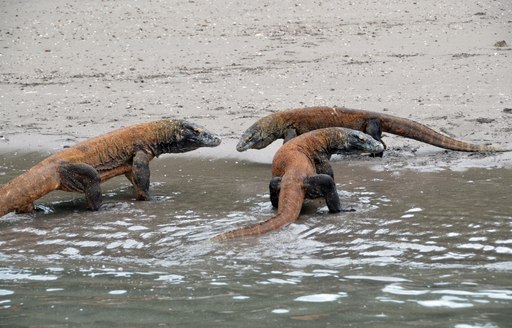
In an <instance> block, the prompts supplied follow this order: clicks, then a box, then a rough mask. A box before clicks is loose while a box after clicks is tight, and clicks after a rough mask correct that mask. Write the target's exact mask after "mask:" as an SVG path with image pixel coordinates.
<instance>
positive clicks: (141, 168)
mask: <svg viewBox="0 0 512 328" xmlns="http://www.w3.org/2000/svg"><path fill="white" fill-rule="evenodd" d="M151 159H152V156H150V155H148V154H147V153H146V152H144V151H141V150H140V151H138V152H137V153H136V154H135V156H133V163H132V169H131V171H130V172H128V173H126V177H127V178H128V180H130V181H131V182H132V184H133V187H134V188H135V194H136V197H137V200H149V199H150V196H149V181H150V180H149V179H150V173H149V161H150V160H151Z"/></svg>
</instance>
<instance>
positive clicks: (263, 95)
mask: <svg viewBox="0 0 512 328" xmlns="http://www.w3.org/2000/svg"><path fill="white" fill-rule="evenodd" d="M88 6H89V5H86V4H81V3H73V4H69V3H68V2H66V1H64V0H57V1H51V2H50V1H42V2H38V3H37V4H29V3H18V2H15V1H11V0H6V3H5V7H4V9H3V17H2V18H3V20H2V23H0V31H2V32H3V36H1V37H0V95H1V96H0V152H3V153H5V152H9V151H11V150H23V149H26V150H35V151H52V152H53V151H56V150H59V149H62V147H64V146H68V145H72V144H75V143H77V142H79V141H82V140H84V139H86V138H90V137H93V136H96V135H99V134H103V133H106V132H108V131H111V130H114V129H117V128H120V127H122V126H127V125H131V124H135V123H140V122H143V121H148V120H155V119H160V118H162V117H171V118H180V119H186V120H189V121H192V122H195V123H197V124H200V125H203V126H204V127H206V128H207V129H209V130H211V131H213V132H215V133H217V134H219V135H220V137H221V138H222V139H223V141H224V142H226V141H229V143H232V142H233V143H236V140H238V138H239V136H240V135H241V133H242V132H243V131H244V130H245V129H246V128H247V127H249V126H250V125H251V124H252V123H253V122H254V121H256V120H257V119H259V118H261V117H263V116H265V115H268V114H270V113H272V112H275V111H280V110H285V109H289V108H299V107H310V106H346V107H348V108H354V109H363V110H368V111H375V112H383V113H386V114H391V115H395V116H399V117H404V118H409V119H412V120H415V121H418V122H420V123H422V124H425V125H427V126H429V127H431V128H432V129H434V130H436V131H439V132H441V133H443V134H448V135H450V136H452V137H454V138H456V139H458V140H462V141H466V142H470V143H476V144H488V143H490V144H492V145H493V146H496V147H501V148H512V144H511V142H510V135H511V133H512V128H511V126H512V94H511V93H510V87H511V86H512V48H511V47H510V45H512V39H507V38H510V36H511V35H512V25H510V22H509V18H508V17H512V6H511V5H510V4H508V3H506V2H503V3H502V2H499V1H489V0H486V1H484V2H480V3H478V4H467V3H466V2H464V1H463V0H456V1H455V2H454V1H448V0H441V1H433V0H429V1H422V2H421V3H416V2H414V3H402V4H380V3H374V2H371V1H361V2H358V3H351V2H344V1H341V2H334V1H328V2H322V3H304V4H298V3H295V2H293V1H283V2H279V3H269V4H265V5H262V4H257V3H242V4H237V5H236V6H234V5H233V4H232V3H231V2H229V1H227V0H223V1H218V2H215V3H214V4H203V3H196V2H186V3H182V2H177V3H174V4H172V6H169V5H166V4H165V3H159V2H152V3H145V4H139V3H112V2H106V3H97V4H95V5H94V8H93V9H94V10H91V8H89V7H88ZM276 12H279V13H280V15H279V17H277V15H275V13H276ZM48 13H51V14H48ZM109 13H116V14H115V15H113V14H109ZM503 40H504V41H505V44H501V43H499V42H500V41H503ZM385 140H386V141H387V142H386V143H387V144H388V146H389V147H390V149H391V152H390V151H388V154H389V156H386V155H385V159H384V161H385V162H386V165H388V166H391V167H393V166H395V167H401V166H403V165H407V164H404V163H407V162H409V161H411V162H412V165H413V166H420V167H421V166H422V163H424V164H425V165H426V166H427V167H429V166H432V165H442V166H448V167H473V166H474V167H486V165H489V167H512V157H511V156H509V155H508V153H507V154H491V155H486V156H484V155H474V156H468V155H467V154H457V153H446V152H444V151H443V150H441V149H436V148H431V147H432V146H429V145H426V144H422V143H419V142H416V141H412V140H409V139H405V138H399V137H395V136H391V135H387V136H386V139H385ZM433 149H434V150H433ZM231 151H232V152H233V153H232V154H231V152H230V151H229V149H226V150H223V151H222V153H223V154H227V155H229V156H230V157H235V158H242V159H243V158H251V157H254V158H257V157H259V156H261V155H258V154H257V153H255V155H253V154H250V155H246V154H243V153H242V154H240V153H237V152H236V150H235V149H234V147H233V149H232V150H231Z"/></svg>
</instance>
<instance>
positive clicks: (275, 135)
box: [236, 115, 287, 152]
mask: <svg viewBox="0 0 512 328" xmlns="http://www.w3.org/2000/svg"><path fill="white" fill-rule="evenodd" d="M286 131H287V129H286V128H282V123H281V122H279V121H278V120H277V119H276V118H274V116H272V115H269V116H266V117H263V118H261V119H259V120H258V121H256V123H254V124H253V125H251V126H250V127H249V128H248V129H247V130H245V132H244V133H243V134H242V136H241V137H240V141H239V142H238V144H237V145H236V150H238V151H240V152H242V151H246V150H248V149H262V148H265V147H267V146H268V145H270V144H271V143H272V142H274V141H275V140H277V139H282V138H284V137H285V135H286Z"/></svg>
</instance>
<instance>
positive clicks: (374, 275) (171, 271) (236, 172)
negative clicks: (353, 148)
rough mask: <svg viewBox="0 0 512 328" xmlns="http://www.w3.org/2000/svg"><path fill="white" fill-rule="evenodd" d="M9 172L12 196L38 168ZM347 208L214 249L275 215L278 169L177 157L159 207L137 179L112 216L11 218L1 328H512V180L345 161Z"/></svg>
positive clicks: (72, 202)
mask: <svg viewBox="0 0 512 328" xmlns="http://www.w3.org/2000/svg"><path fill="white" fill-rule="evenodd" d="M41 158H42V157H41V155H40V154H27V155H19V154H16V155H14V154H8V155H5V156H3V157H1V158H0V182H1V183H3V182H5V181H7V180H8V179H10V178H11V177H12V176H14V175H16V174H19V173H20V172H21V170H22V169H26V168H28V167H30V166H31V165H32V164H33V163H34V162H35V161H37V160H40V159H41ZM333 165H334V170H335V175H336V180H337V183H338V190H339V191H340V196H341V198H342V201H343V205H344V207H345V208H346V209H354V210H355V211H354V212H344V213H340V214H329V213H327V208H326V207H325V206H324V204H322V203H321V202H308V203H307V204H306V205H305V207H304V210H303V213H302V215H301V217H300V219H299V221H298V222H297V223H295V224H292V225H289V226H287V227H286V228H284V229H282V230H280V231H278V232H275V233H270V234H268V235H266V236H263V237H259V238H247V239H244V240H237V241H232V242H229V243H223V244H217V243H211V242H208V238H210V237H212V236H214V235H215V234H217V233H219V232H222V231H225V230H228V229H231V228H234V227H239V226H242V225H245V224H248V223H254V222H258V221H261V220H264V219H266V218H268V217H270V216H271V215H272V213H273V209H272V207H271V205H270V202H269V197H268V190H267V184H268V180H269V175H270V165H269V164H267V163H254V162H248V161H237V160H235V159H215V160H211V159H204V158H199V159H197V158H195V159H193V158H190V157H184V156H182V157H180V156H168V157H162V158H160V159H157V160H154V161H153V162H152V185H151V191H152V194H153V196H154V200H153V201H150V202H135V201H134V200H133V196H132V193H131V191H132V190H131V188H130V186H129V184H128V182H127V181H126V180H125V179H124V178H116V179H113V180H111V181H109V182H108V183H106V184H105V185H104V188H103V190H104V194H105V199H104V203H105V204H104V206H103V207H102V208H101V210H100V211H99V212H88V211H86V210H84V206H85V204H84V202H83V199H82V198H81V196H80V195H78V194H76V195H75V194H70V193H59V192H56V193H52V194H50V195H48V196H46V197H45V198H43V199H41V201H40V203H41V204H43V205H44V206H46V207H48V208H49V210H50V213H46V214H43V213H39V214H36V215H11V214H9V215H7V216H5V217H4V218H2V219H1V220H0V325H5V326H16V325H19V326H30V325H32V326H35V325H37V326H43V327H44V326H67V325H69V326H77V325H85V326H107V325H108V326H111V327H114V326H122V327H126V326H144V325H146V326H157V325H161V326H197V327H199V326H206V325H208V326H218V327H240V326H242V325H243V326H245V327H252V326H254V327H262V326H293V327H311V326H316V327H332V326H335V327H338V326H354V327H397V326H402V327H403V326H414V327H457V328H465V327H486V328H490V327H510V324H511V322H512V311H511V309H512V278H511V272H512V234H511V229H512V202H511V199H510V191H511V189H510V186H511V185H512V170H510V169H493V170H486V169H469V170H466V171H463V172H452V171H449V170H442V171H439V172H418V171H411V170H406V169H402V170H390V169H387V167H386V166H385V165H381V164H379V159H376V160H363V161H355V160H350V161H339V160H338V161H335V162H334V164H333Z"/></svg>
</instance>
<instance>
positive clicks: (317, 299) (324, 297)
mask: <svg viewBox="0 0 512 328" xmlns="http://www.w3.org/2000/svg"><path fill="white" fill-rule="evenodd" d="M341 297H347V293H343V292H341V293H338V294H312V295H305V296H300V297H297V298H296V299H295V301H297V302H311V303H323V302H334V301H336V300H338V299H339V298H341Z"/></svg>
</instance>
